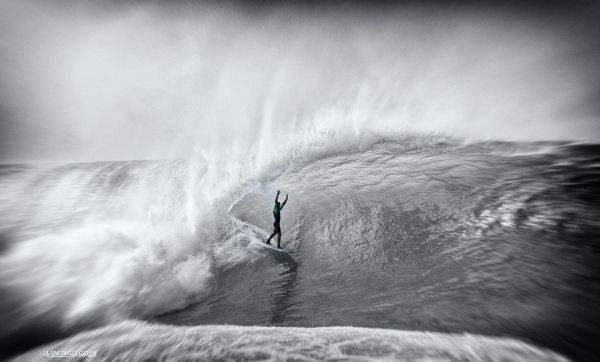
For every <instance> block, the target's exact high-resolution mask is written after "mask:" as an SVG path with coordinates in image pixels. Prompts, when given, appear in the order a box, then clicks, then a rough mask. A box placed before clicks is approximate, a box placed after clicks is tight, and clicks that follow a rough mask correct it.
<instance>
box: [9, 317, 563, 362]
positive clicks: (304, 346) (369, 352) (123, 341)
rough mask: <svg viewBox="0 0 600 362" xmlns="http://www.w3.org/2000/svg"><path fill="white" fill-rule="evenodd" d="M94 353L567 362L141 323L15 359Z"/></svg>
mask: <svg viewBox="0 0 600 362" xmlns="http://www.w3.org/2000/svg"><path fill="white" fill-rule="evenodd" d="M65 350H69V351H93V352H96V357H95V358H97V359H99V360H101V361H113V360H123V359H128V360H136V361H142V360H277V361H278V360H289V359H293V360H303V361H320V360H331V359H334V360H336V359H342V360H361V361H369V360H382V359H383V360H400V361H403V360H407V361H408V360H410V361H416V360H418V361H420V360H435V361H438V360H441V361H568V360H567V359H566V358H564V357H562V356H561V355H559V354H556V353H554V352H552V351H549V350H546V349H542V348H538V347H534V346H531V345H529V344H527V343H525V342H522V341H518V340H515V339H510V338H496V337H484V336H478V335H470V334H462V335H460V334H444V333H432V332H417V331H400V330H389V329H373V328H354V327H319V328H300V327H257V326H248V327H247V326H233V325H205V326H194V327H176V326H169V325H161V324H152V323H147V322H140V321H133V320H129V321H125V322H122V323H119V324H115V325H111V326H107V327H104V328H100V329H96V330H93V331H90V332H85V333H81V334H79V335H76V336H74V337H71V338H68V339H65V340H62V341H60V342H57V343H53V344H49V345H46V346H42V347H40V348H37V349H34V350H32V351H29V352H27V353H25V354H23V355H20V356H18V357H16V358H15V359H14V361H34V360H43V359H45V357H44V356H43V353H44V351H65Z"/></svg>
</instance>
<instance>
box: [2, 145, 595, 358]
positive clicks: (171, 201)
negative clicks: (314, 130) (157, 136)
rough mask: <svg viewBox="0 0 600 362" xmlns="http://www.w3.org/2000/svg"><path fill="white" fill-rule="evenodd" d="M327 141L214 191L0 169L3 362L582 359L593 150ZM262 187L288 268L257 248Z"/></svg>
mask: <svg viewBox="0 0 600 362" xmlns="http://www.w3.org/2000/svg"><path fill="white" fill-rule="evenodd" d="M342 141H343V142H339V143H337V144H338V146H337V147H332V146H330V145H331V144H335V142H331V143H328V144H327V146H319V145H317V146H312V147H313V148H312V149H304V150H303V151H302V152H299V151H297V150H296V151H295V152H291V153H289V154H288V155H287V156H286V157H282V158H281V159H280V160H277V161H276V162H272V163H270V164H269V165H268V167H263V168H257V169H256V170H254V172H252V173H245V174H243V173H241V172H239V173H235V172H233V173H232V172H230V171H231V170H232V169H233V168H229V169H227V170H228V171H227V172H228V174H227V175H228V177H223V172H225V171H224V170H223V168H218V167H217V168H215V167H214V165H212V164H211V163H202V162H201V161H199V160H193V161H192V160H161V161H114V162H95V163H78V164H38V165H4V166H2V168H1V171H0V199H1V200H2V202H1V204H0V205H1V208H0V219H1V220H2V223H1V229H0V235H1V243H2V244H1V246H2V248H1V250H2V254H1V255H0V288H1V289H2V292H3V295H5V296H6V298H3V299H2V301H1V302H0V313H1V314H0V320H1V322H2V323H1V324H2V325H3V328H2V330H1V333H2V334H1V336H0V338H1V339H2V341H3V343H2V344H3V345H5V346H11V347H10V348H7V349H6V350H5V351H4V352H5V354H6V355H9V354H14V353H16V352H23V351H26V350H30V349H32V348H35V349H33V350H31V351H30V352H29V354H27V355H23V356H22V357H21V358H22V360H29V359H36V358H37V357H38V356H41V355H40V353H41V352H40V351H43V350H47V349H61V348H71V349H86V350H91V349H98V350H99V351H98V353H99V357H100V358H101V359H104V360H114V359H127V358H134V359H143V358H144V357H143V356H146V357H147V356H148V354H147V353H159V352H160V353H164V356H165V357H169V358H200V359H204V358H213V359H228V358H234V359H236V358H250V359H269V358H271V359H275V360H281V359H286V358H299V359H302V358H303V359H305V360H311V358H312V359H316V360H320V359H323V358H334V359H335V358H340V359H361V358H373V359H377V358H388V359H398V358H399V359H409V360H413V359H419V358H425V359H434V360H435V359H441V360H562V358H563V357H561V356H560V355H562V356H565V357H566V358H570V359H575V360H592V359H593V358H594V356H596V354H597V352H598V350H597V346H596V345H595V341H596V334H597V326H598V325H599V322H600V315H599V313H598V308H597V302H598V300H599V299H598V296H599V292H600V283H598V277H599V269H598V263H597V260H598V259H597V258H598V253H599V251H600V249H599V247H598V243H597V241H598V240H599V238H598V237H599V234H600V227H599V226H600V207H599V203H598V201H599V200H598V197H599V195H600V158H599V156H598V150H599V147H598V146H597V145H595V144H589V143H567V142H521V143H515V142H512V143H511V142H467V141H461V140H458V139H449V138H442V137H433V136H432V137H417V136H410V137H402V138H394V137H371V138H370V140H369V142H365V141H364V138H361V141H360V142H358V141H357V139H347V138H346V139H343V140H342ZM277 189H281V190H282V192H283V193H287V194H289V201H288V203H287V205H286V207H285V209H284V210H283V213H282V224H281V226H282V232H283V236H282V246H283V248H284V249H285V250H286V251H287V252H288V255H285V254H278V253H277V252H273V251H271V250H269V249H266V248H265V247H264V246H263V245H261V243H262V242H263V241H264V240H265V239H266V237H267V236H268V234H270V232H271V228H272V215H271V207H272V202H273V198H274V196H275V190H277ZM144 321H145V322H144ZM198 325H201V326H204V327H190V326H198ZM205 325H206V326H205ZM229 325H237V326H240V327H235V326H229ZM241 326H248V327H241ZM261 326H270V327H274V328H263V327H261ZM336 326H338V327H344V328H335V327H336ZM304 327H323V328H317V329H304ZM346 327H361V328H354V329H353V328H346ZM94 328H101V329H99V330H98V331H92V332H86V331H87V330H90V329H94ZM382 329H383V330H382ZM146 336H147V338H146ZM63 338H67V339H66V340H64V341H62V342H55V343H54V344H51V345H50V347H51V348H50V347H48V346H47V345H46V346H42V344H43V343H48V342H51V341H57V340H60V339H63ZM244 338H247V340H245V339H244ZM234 341H235V343H234ZM157 343H158V344H157ZM109 346H110V347H109ZM252 346H254V347H252ZM102 350H104V355H103V354H102V353H103V352H102ZM109 351H110V352H109ZM152 351H154V352H152ZM552 351H553V352H552ZM311 353H314V354H311ZM555 353H558V354H555ZM40 358H42V357H40Z"/></svg>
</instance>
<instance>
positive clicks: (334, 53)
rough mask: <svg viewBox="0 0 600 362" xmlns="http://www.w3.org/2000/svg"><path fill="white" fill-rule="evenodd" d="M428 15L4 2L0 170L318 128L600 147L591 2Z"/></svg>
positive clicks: (431, 6)
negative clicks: (18, 164)
mask: <svg viewBox="0 0 600 362" xmlns="http://www.w3.org/2000/svg"><path fill="white" fill-rule="evenodd" d="M417 3H418V2H404V3H398V2H390V1H379V2H375V3H372V5H370V6H365V5H358V4H360V2H343V1H328V2H325V3H321V2H311V1H308V2H302V1H262V2H258V4H259V5H256V2H250V1H247V2H246V1H230V2H227V3H225V4H224V3H220V2H190V1H169V2H166V1H165V2H161V1H104V2H95V1H94V2H92V1H16V0H15V1H2V2H0V127H1V128H0V130H1V134H0V159H2V161H3V162H29V161H92V160H112V159H140V158H170V157H186V156H187V155H189V154H190V153H191V152H193V150H194V149H196V150H197V149H198V148H203V147H208V146H210V147H212V148H214V147H216V145H217V146H218V145H221V144H224V143H228V142H240V143H241V144H244V145H246V144H247V145H252V143H253V140H256V139H258V138H264V137H267V138H269V137H275V136H276V135H278V136H281V137H284V138H285V137H288V138H289V137H294V136H297V137H304V136H306V135H305V134H304V133H303V132H305V130H306V129H309V128H310V129H313V130H314V129H317V130H320V129H328V128H331V129H332V130H333V131H335V130H336V129H342V128H344V127H354V129H355V130H358V129H362V128H364V129H374V130H377V131H379V130H393V131H396V132H399V133H402V132H407V133H417V134H418V133H423V134H429V133H440V134H448V135H451V136H455V137H459V138H467V139H471V140H479V139H481V140H488V139H501V140H515V141H522V140H524V141H530V140H531V141H533V140H565V139H567V140H568V139H578V140H590V141H598V140H599V139H600V122H599V121H598V116H599V115H600V69H599V67H598V64H600V46H599V41H600V31H599V28H600V26H599V25H598V24H600V21H598V20H599V19H598V16H597V14H598V6H597V5H595V4H594V3H593V2H541V1H538V2H528V3H527V4H526V5H523V2H513V3H504V5H502V6H499V5H496V3H494V2H484V4H485V5H476V2H451V4H452V5H440V4H439V3H441V2H439V3H438V2H433V1H430V2H427V5H418V4H417ZM316 4H320V5H316ZM323 4H324V5H323ZM373 4H374V5H373Z"/></svg>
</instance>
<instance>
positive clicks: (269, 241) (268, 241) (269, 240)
mask: <svg viewBox="0 0 600 362" xmlns="http://www.w3.org/2000/svg"><path fill="white" fill-rule="evenodd" d="M275 234H276V231H273V234H271V236H269V239H267V244H271V239H272V238H273V236H275Z"/></svg>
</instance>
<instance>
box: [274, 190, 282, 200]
mask: <svg viewBox="0 0 600 362" xmlns="http://www.w3.org/2000/svg"><path fill="white" fill-rule="evenodd" d="M280 193H281V191H279V190H277V195H276V196H275V203H277V202H279V201H278V199H279V194H280Z"/></svg>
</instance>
